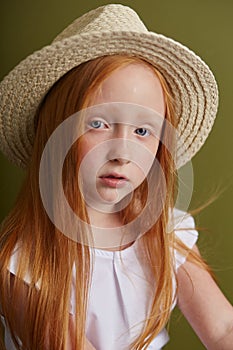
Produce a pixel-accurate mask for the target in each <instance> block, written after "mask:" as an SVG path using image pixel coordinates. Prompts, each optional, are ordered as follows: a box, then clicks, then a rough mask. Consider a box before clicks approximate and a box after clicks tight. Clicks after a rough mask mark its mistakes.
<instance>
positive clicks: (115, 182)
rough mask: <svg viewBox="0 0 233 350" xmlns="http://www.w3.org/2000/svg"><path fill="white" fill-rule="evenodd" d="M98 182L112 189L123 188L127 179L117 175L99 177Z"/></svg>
mask: <svg viewBox="0 0 233 350" xmlns="http://www.w3.org/2000/svg"><path fill="white" fill-rule="evenodd" d="M100 180H101V182H102V183H103V184H104V185H105V186H108V187H112V188H118V187H123V186H124V185H125V184H126V182H127V181H128V179H127V178H126V177H125V176H124V175H121V174H117V173H109V174H105V175H101V176H100Z"/></svg>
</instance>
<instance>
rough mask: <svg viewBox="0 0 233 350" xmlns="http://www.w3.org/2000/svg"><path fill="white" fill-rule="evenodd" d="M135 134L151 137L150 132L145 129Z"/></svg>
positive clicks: (140, 129)
mask: <svg viewBox="0 0 233 350" xmlns="http://www.w3.org/2000/svg"><path fill="white" fill-rule="evenodd" d="M135 132H136V134H137V135H139V136H149V135H150V132H149V130H147V129H145V128H138V129H136V130H135Z"/></svg>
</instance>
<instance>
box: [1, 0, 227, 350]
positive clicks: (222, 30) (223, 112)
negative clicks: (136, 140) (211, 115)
mask: <svg viewBox="0 0 233 350" xmlns="http://www.w3.org/2000/svg"><path fill="white" fill-rule="evenodd" d="M107 3H110V2H109V1H94V0H87V1H72V0H66V1H59V0H56V1H55V0H39V1H31V0H21V1H17V0H11V1H1V14H0V40H1V43H0V47H1V56H0V57H1V58H0V62H1V67H0V78H2V77H3V76H4V75H5V74H7V73H8V71H9V70H11V69H12V68H13V67H14V66H15V65H16V64H17V63H18V62H19V61H20V60H22V59H23V58H25V57H26V56H27V55H28V54H30V53H31V52H32V51H34V50H37V49H39V48H41V47H42V46H44V45H46V44H48V43H50V42H51V40H52V39H53V37H55V35H56V34H58V33H59V32H60V31H61V30H62V29H63V28H64V27H66V26H67V25H68V24H69V23H70V22H71V21H72V20H74V19H75V18H76V17H78V16H80V15H82V14H83V13H85V12H86V11H87V10H90V9H93V8H95V7H98V6H101V5H104V4H107ZM121 3H122V4H125V5H129V6H131V7H133V8H134V9H135V10H136V11H137V12H138V13H139V15H140V16H141V18H143V20H144V22H145V24H146V25H147V27H148V28H149V29H150V30H152V31H157V32H159V33H163V34H164V35H167V36H170V37H172V38H174V39H175V40H178V41H180V42H182V43H183V44H185V45H187V46H188V47H190V48H191V49H192V50H194V51H195V52H196V53H197V54H199V55H200V56H201V57H202V58H203V59H204V60H205V61H206V62H208V64H209V66H210V67H211V69H212V71H213V72H214V74H215V76H216V79H217V81H218V85H219V90H220V107H219V112H218V117H217V119H216V122H215V126H214V129H213V131H212V132H211V134H210V137H209V138H208V140H207V142H206V144H205V145H204V147H203V148H202V150H201V151H200V152H199V153H198V154H197V155H196V156H195V158H194V160H193V167H194V176H195V177H194V181H195V188H194V192H193V200H192V203H191V208H195V207H199V206H200V205H202V204H203V203H206V202H207V201H208V200H209V199H210V198H212V197H213V196H215V194H218V198H217V199H216V200H215V201H214V202H213V203H212V204H211V205H209V206H208V207H207V208H205V209H204V210H203V211H202V212H201V213H200V214H198V215H197V217H196V222H197V224H198V226H200V227H203V228H207V229H208V230H204V231H201V237H200V240H199V247H200V249H201V251H202V253H203V255H204V256H205V257H206V258H207V260H208V261H209V263H210V265H211V266H212V267H213V269H214V271H215V272H216V276H217V278H218V281H219V284H220V286H221V288H222V290H223V291H224V293H225V295H226V296H227V297H228V299H229V300H230V301H231V302H232V301H233V283H232V281H233V278H232V277H233V251H232V247H233V234H232V231H233V211H232V195H233V182H232V178H233V177H232V175H233V138H232V130H233V95H232V81H233V68H232V67H233V45H232V42H233V39H232V37H233V22H232V15H233V1H232V0H221V1H220V0H193V1H189V0H176V1H173V0H144V1H130V0H128V1H126V0H125V1H122V2H121ZM22 178H23V172H22V171H21V170H19V169H17V168H16V167H15V166H14V165H12V164H10V163H9V162H8V161H7V160H6V158H5V157H4V156H3V155H2V154H1V155H0V220H2V219H3V218H4V217H5V215H6V214H7V212H8V211H9V210H10V208H11V206H12V205H13V202H14V199H15V197H16V194H17V192H18V190H19V186H20V183H21V181H22ZM206 298H208V295H206ZM213 307H215V305H213ZM219 313H221V310H219ZM170 333H171V341H170V343H169V345H167V346H166V349H167V350H169V349H187V348H188V349H189V350H192V349H193V350H194V349H195V350H200V349H204V347H203V346H202V345H201V343H200V341H199V340H198V338H197V337H196V335H195V334H194V333H193V331H192V330H191V328H190V326H189V325H188V324H187V322H186V321H185V320H184V317H183V316H181V315H180V314H179V313H178V312H175V314H174V315H173V317H172V322H171V327H170ZM119 350H120V349H119Z"/></svg>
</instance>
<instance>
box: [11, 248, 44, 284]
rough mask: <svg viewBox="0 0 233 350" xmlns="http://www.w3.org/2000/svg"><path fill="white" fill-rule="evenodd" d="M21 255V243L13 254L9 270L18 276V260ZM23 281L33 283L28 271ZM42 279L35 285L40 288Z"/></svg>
mask: <svg viewBox="0 0 233 350" xmlns="http://www.w3.org/2000/svg"><path fill="white" fill-rule="evenodd" d="M19 255H20V247H19V245H16V246H15V248H14V250H13V252H12V255H11V257H10V261H9V264H8V271H10V273H12V274H13V275H15V276H17V269H18V260H19ZM23 281H24V282H25V283H27V284H30V283H31V276H30V274H29V273H26V274H25V276H24V278H23ZM40 285H41V284H40V280H39V281H37V282H36V284H35V287H36V288H37V289H38V290H39V289H40Z"/></svg>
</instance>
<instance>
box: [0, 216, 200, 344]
mask: <svg viewBox="0 0 233 350" xmlns="http://www.w3.org/2000/svg"><path fill="white" fill-rule="evenodd" d="M174 225H175V229H176V230H175V233H176V235H177V236H178V237H179V238H180V239H181V240H182V242H183V243H184V244H185V245H186V246H187V247H189V248H192V247H193V246H194V244H195V243H196V241H197V238H198V233H197V231H196V230H194V220H193V218H192V217H191V216H190V215H188V214H185V213H183V212H181V211H178V210H175V223H174ZM178 228H182V229H183V228H187V229H183V230H177V229H178ZM17 254H18V251H17V250H16V251H15V252H14V254H13V255H12V257H11V261H10V264H9V270H10V272H11V273H13V274H15V273H16V267H17ZM94 257H95V258H94V267H93V277H92V281H91V287H90V294H89V301H88V310H87V323H86V337H87V338H88V340H89V341H90V342H91V343H92V344H93V346H94V347H95V348H96V350H119V349H121V350H129V344H130V343H131V342H132V341H133V340H134V339H135V337H137V336H138V335H139V334H140V332H141V330H142V328H143V321H144V320H145V319H146V317H147V315H148V313H149V309H150V303H151V298H152V294H151V285H150V277H149V275H148V269H147V268H146V264H144V263H143V261H142V256H141V254H140V246H139V244H138V241H136V242H135V243H134V244H133V245H131V246H130V247H129V248H126V249H124V250H122V251H114V252H113V251H106V250H100V249H94ZM185 260H186V257H185V256H182V255H181V254H179V253H178V252H177V251H175V264H176V266H175V267H176V270H177V269H178V268H179V266H180V265H182V264H183V263H184V262H185ZM73 272H74V274H73V275H74V276H75V267H74V269H73ZM25 281H26V282H28V281H29V277H28V276H26V278H25ZM151 282H152V281H151ZM152 283H153V282H152ZM174 283H175V282H174ZM174 287H175V285H174ZM174 290H175V288H174ZM74 291H75V277H74V278H73V282H72V291H71V301H70V305H71V307H70V313H71V314H72V313H74V310H75V299H74ZM174 306H175V302H174V304H173V307H174ZM173 307H172V308H173ZM1 319H2V321H3V324H4V326H5V345H6V349H7V350H15V347H14V344H13V342H12V340H11V336H10V333H9V330H8V328H7V327H6V325H5V322H4V318H3V317H2V316H1ZM168 341H169V336H168V334H167V331H166V329H165V328H164V329H163V330H162V331H161V332H160V333H159V334H158V335H157V336H156V338H155V339H154V340H153V341H152V342H151V344H150V346H149V347H148V349H149V350H160V349H161V348H162V347H163V346H164V345H165V344H166V343H167V342H168Z"/></svg>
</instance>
